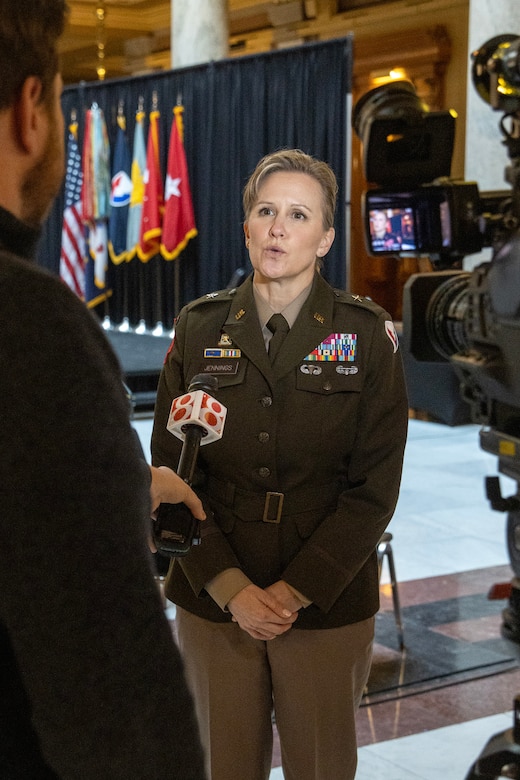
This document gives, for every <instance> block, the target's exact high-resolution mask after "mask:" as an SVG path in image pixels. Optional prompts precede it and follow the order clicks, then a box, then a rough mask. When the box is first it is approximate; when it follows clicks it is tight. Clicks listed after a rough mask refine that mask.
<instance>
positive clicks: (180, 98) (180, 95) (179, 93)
mask: <svg viewBox="0 0 520 780" xmlns="http://www.w3.org/2000/svg"><path fill="white" fill-rule="evenodd" d="M177 105H178V106H182V92H177Z"/></svg>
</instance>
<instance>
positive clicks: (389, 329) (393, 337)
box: [385, 320, 399, 353]
mask: <svg viewBox="0 0 520 780" xmlns="http://www.w3.org/2000/svg"><path fill="white" fill-rule="evenodd" d="M385 332H386V335H387V336H388V338H389V339H390V341H391V342H392V347H393V350H394V353H395V352H397V350H398V349H399V336H398V335H397V331H396V329H395V325H394V323H393V322H392V320H385Z"/></svg>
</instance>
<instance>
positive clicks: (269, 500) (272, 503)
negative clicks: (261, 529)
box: [262, 491, 284, 523]
mask: <svg viewBox="0 0 520 780" xmlns="http://www.w3.org/2000/svg"><path fill="white" fill-rule="evenodd" d="M283 497H284V494H283V493H274V492H272V491H268V492H267V493H266V494H265V504H264V514H263V516H262V520H263V522H264V523H279V522H280V520H281V518H282V507H283Z"/></svg>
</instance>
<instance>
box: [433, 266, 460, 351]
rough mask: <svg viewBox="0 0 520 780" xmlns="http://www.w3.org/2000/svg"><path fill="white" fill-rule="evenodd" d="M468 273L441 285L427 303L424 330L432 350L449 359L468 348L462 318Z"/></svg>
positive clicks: (458, 275)
mask: <svg viewBox="0 0 520 780" xmlns="http://www.w3.org/2000/svg"><path fill="white" fill-rule="evenodd" d="M469 278H470V274H469V273H466V272H461V273H460V274H457V275H456V276H452V277H451V278H450V279H448V280H447V281H445V282H444V283H443V284H441V285H440V286H439V287H437V289H436V290H435V292H434V293H433V295H432V297H431V298H430V300H429V302H428V307H427V309H426V329H427V332H428V337H429V339H430V341H431V343H432V346H433V347H434V349H435V350H436V351H437V352H438V353H439V355H442V357H444V358H446V359H447V360H449V358H450V357H451V356H452V355H455V354H457V353H458V352H463V351H464V350H465V349H466V348H467V346H468V342H467V337H466V326H465V315H466V311H467V308H468V299H467V294H466V291H467V288H468V282H469Z"/></svg>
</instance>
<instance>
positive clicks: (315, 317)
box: [314, 312, 325, 325]
mask: <svg viewBox="0 0 520 780" xmlns="http://www.w3.org/2000/svg"><path fill="white" fill-rule="evenodd" d="M314 319H315V320H318V322H319V323H320V325H323V323H324V322H325V317H324V316H323V314H319V313H318V312H315V314H314Z"/></svg>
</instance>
